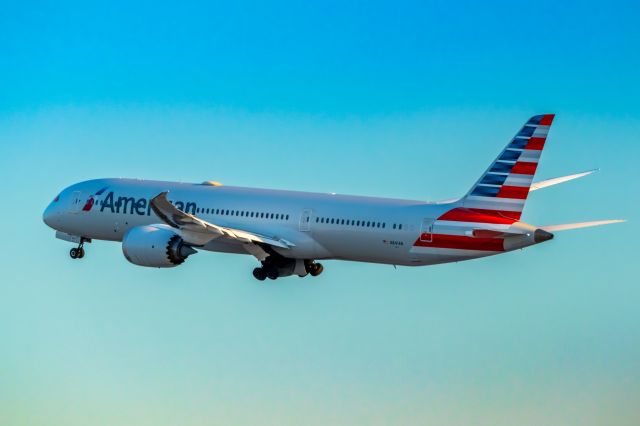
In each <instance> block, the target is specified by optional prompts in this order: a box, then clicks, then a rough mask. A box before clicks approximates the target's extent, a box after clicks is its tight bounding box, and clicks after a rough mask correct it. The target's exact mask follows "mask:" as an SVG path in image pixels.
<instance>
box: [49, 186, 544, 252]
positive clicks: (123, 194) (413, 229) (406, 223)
mask: <svg viewBox="0 0 640 426" xmlns="http://www.w3.org/2000/svg"><path fill="white" fill-rule="evenodd" d="M163 191H169V194H168V199H169V200H170V201H171V202H172V203H173V204H174V205H175V206H176V207H178V208H179V209H180V210H183V211H185V212H186V213H190V214H193V215H194V216H196V217H198V218H200V219H202V220H204V221H207V222H209V223H212V224H216V225H218V226H224V227H230V228H236V229H242V230H244V231H248V232H255V233H258V234H262V235H268V236H274V237H278V238H282V239H285V240H287V241H290V242H292V243H293V246H292V247H290V248H288V249H282V248H275V250H276V251H277V252H278V253H279V254H281V255H282V256H285V257H287V258H292V259H342V260H353V261H362V262H375V263H386V264H395V265H429V264H435V263H444V262H452V261H460V260H467V259H471V258H477V257H482V256H487V255H492V254H497V253H500V252H504V251H510V250H513V249H516V248H522V247H526V246H529V245H532V244H534V243H535V242H534V240H533V231H534V230H535V228H533V227H531V226H529V225H526V224H524V223H521V222H516V223H513V224H509V225H491V226H493V228H494V229H497V230H505V229H515V228H518V229H519V230H523V229H524V230H525V231H527V232H528V233H527V234H523V235H521V236H517V237H509V238H507V239H503V240H501V241H504V249H503V250H499V251H496V250H492V249H482V247H481V248H480V249H478V247H477V244H475V245H473V246H472V249H467V248H465V247H464V246H462V247H431V246H429V241H430V238H432V235H437V234H439V233H441V232H443V233H446V234H449V236H450V235H454V236H459V239H461V240H465V239H468V238H472V237H469V235H470V232H472V231H473V229H474V227H475V226H477V224H474V223H466V222H448V221H442V220H437V219H438V218H439V217H441V216H442V215H443V214H444V213H446V212H447V211H449V210H451V209H453V208H455V207H456V206H458V205H459V202H457V201H453V202H446V203H426V202H422V201H411V200H398V199H389V198H373V197H359V196H347V195H337V194H321V193H308V192H295V191H282V190H267V189H255V188H242V187H231V186H214V185H210V184H192V183H175V182H161V181H148V180H136V179H96V180H90V181H85V182H81V183H78V184H75V185H72V186H70V187H68V188H66V189H65V190H64V191H63V192H62V193H61V194H60V195H59V196H58V197H56V200H55V201H54V202H52V203H51V204H50V205H49V207H47V209H46V211H45V213H44V221H45V222H46V223H47V224H48V225H49V226H51V227H52V228H54V229H56V230H58V231H60V232H62V233H65V234H68V235H72V236H78V237H82V238H85V239H96V240H109V241H122V239H123V236H124V235H125V234H126V232H127V231H128V230H130V229H131V228H133V227H135V226H139V225H151V224H159V223H162V221H161V219H160V218H158V217H157V216H156V214H155V213H154V211H153V210H152V209H151V207H150V200H151V199H152V198H153V197H155V196H156V195H158V194H159V193H161V192H163ZM421 240H422V241H425V242H426V243H425V244H422V245H420V244H416V243H417V242H419V241H421ZM471 242H472V243H473V242H474V241H471ZM198 248H199V249H204V250H210V251H218V252H228V253H240V254H248V252H247V251H246V250H245V248H244V247H243V246H242V244H233V243H229V242H218V241H216V240H213V241H211V242H208V243H207V244H206V245H204V246H203V247H198Z"/></svg>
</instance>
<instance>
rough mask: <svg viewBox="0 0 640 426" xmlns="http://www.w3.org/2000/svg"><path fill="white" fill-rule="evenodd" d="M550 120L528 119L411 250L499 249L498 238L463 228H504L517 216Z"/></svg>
mask: <svg viewBox="0 0 640 426" xmlns="http://www.w3.org/2000/svg"><path fill="white" fill-rule="evenodd" d="M553 118H554V115H553V114H545V115H536V116H534V117H531V118H530V119H529V121H527V122H526V123H525V125H524V126H523V127H522V128H521V129H520V131H519V132H518V133H517V134H516V135H515V136H514V137H513V139H512V140H511V141H510V142H509V144H508V145H507V146H506V147H505V148H504V150H503V151H502V152H501V153H500V155H499V156H498V158H496V159H495V160H494V161H493V163H491V165H490V166H489V168H488V169H487V170H486V171H485V173H484V174H483V175H482V176H481V177H480V179H478V181H477V182H476V183H475V185H474V186H473V187H472V188H471V190H470V191H469V192H468V193H467V195H466V196H465V197H463V198H462V199H461V200H460V201H459V202H458V203H457V205H456V207H454V208H453V209H451V210H449V211H447V212H446V213H444V214H442V215H441V216H440V217H438V218H437V220H436V222H435V224H434V227H433V233H432V234H431V235H429V238H418V239H417V240H416V242H415V243H414V246H413V249H412V250H414V251H415V250H432V249H437V250H438V252H441V251H443V250H445V251H446V250H447V249H448V250H452V249H453V250H456V253H460V250H462V251H463V252H464V251H473V252H474V253H476V255H477V253H478V252H486V254H491V253H495V252H501V251H504V238H503V237H500V236H497V237H491V236H488V237H485V236H478V235H469V233H468V232H467V231H468V230H469V229H470V228H474V227H476V225H480V224H487V225H490V227H492V228H496V229H501V228H508V227H509V226H511V225H513V224H514V223H515V222H518V221H519V220H520V216H521V215H522V210H523V209H524V205H525V201H526V200H527V196H528V195H529V188H530V187H531V183H532V182H533V176H534V175H535V172H536V169H537V167H538V161H539V160H540V155H541V153H542V150H543V148H544V144H545V142H546V140H547V134H548V133H549V128H550V126H551V123H552V122H553ZM497 234H498V235H499V234H500V233H499V232H497Z"/></svg>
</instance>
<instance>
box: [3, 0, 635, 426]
mask: <svg viewBox="0 0 640 426" xmlns="http://www.w3.org/2000/svg"><path fill="white" fill-rule="evenodd" d="M228 3H229V2H226V3H221V4H204V3H203V4H199V3H190V2H179V4H178V3H176V2H165V3H160V2H151V1H149V2H138V3H135V4H132V3H131V2H119V1H113V2H108V4H103V5H99V6H92V5H87V4H86V2H77V3H68V2H45V3H38V2H35V3H34V2H31V3H29V4H27V3H25V2H22V3H11V4H3V6H2V8H1V9H2V10H1V11H0V65H1V66H0V180H1V181H2V182H3V184H2V200H3V201H2V206H3V208H2V209H0V215H1V218H2V223H4V229H3V237H4V238H3V241H4V245H3V246H4V248H3V249H2V256H0V274H1V278H0V424H2V425H47V426H48V425H65V426H75V425H78V426H80V425H82V426H86V425H109V426H112V425H143V426H145V425H153V426H158V425H231V424H234V425H235V424H239V425H256V424H265V425H307V424H309V425H326V424H334V425H352V424H366V425H389V424H402V425H423V424H442V425H459V424H477V425H513V424H518V425H540V424H547V425H551V424H558V425H560V424H562V425H604V424H606V425H637V424H640V411H639V409H638V407H640V310H639V309H638V306H640V280H639V279H638V273H637V266H638V264H637V257H638V248H637V239H638V238H637V237H638V235H639V231H640V227H639V225H638V223H640V215H639V214H638V210H639V209H640V197H639V195H638V194H639V189H640V185H639V184H640V178H639V177H638V173H637V168H638V166H637V159H638V158H639V157H640V148H639V146H638V139H639V135H640V101H639V99H640V80H639V74H638V72H639V70H640V25H638V22H639V20H640V6H639V3H638V2H632V1H628V2H616V1H608V2H604V3H603V2H588V1H587V2H584V1H582V2H557V1H554V2H522V3H514V2H506V1H502V2H500V1H498V2H481V3H477V2H473V3H470V4H465V3H456V4H453V3H452V2H415V3H411V2H398V1H394V2H387V3H380V2H352V3H350V4H344V2H323V3H322V4H317V3H313V2H278V3H275V2H270V3H269V4H265V3H264V2H231V3H232V4H228ZM540 113H556V114H557V118H556V121H555V122H554V125H553V128H552V130H551V133H550V137H549V141H548V143H547V146H546V148H545V152H544V154H543V156H542V163H541V166H540V167H539V169H538V175H537V178H550V177H555V176H559V175H562V174H569V173H574V172H578V171H582V170H586V169H590V168H595V167H599V168H600V169H601V170H600V172H599V173H597V174H596V175H593V176H589V177H587V178H584V179H583V180H580V181H576V182H571V183H567V184H564V185H561V186H558V187H553V188H548V189H545V190H542V191H538V192H536V193H534V194H532V196H531V197H530V198H529V201H528V204H527V208H526V210H525V213H524V217H523V219H524V220H525V221H527V222H530V223H534V224H537V225H545V224H555V223H565V222H576V221H583V220H594V219H607V218H625V219H629V222H628V223H625V224H621V225H612V226H610V227H602V228H594V229H588V230H582V231H573V232H566V233H562V234H558V235H557V238H556V239H555V240H553V241H551V242H549V243H545V244H543V245H540V246H538V247H533V248H529V249H527V250H524V251H518V252H514V253H509V254H505V255H501V256H496V257H492V258H487V259H481V260H476V261H471V262H466V263H459V264H450V265H441V266H435V267H427V268H403V267H400V268H398V269H397V270H396V269H394V268H393V267H391V266H384V265H369V264H358V263H345V262H337V261H327V262H324V263H325V272H324V274H323V275H322V276H321V277H318V278H316V279H302V280H301V279H298V278H288V279H282V280H278V281H277V282H265V283H262V284H260V283H258V282H257V281H255V280H254V279H253V277H252V276H251V270H252V268H253V267H254V266H255V265H256V261H255V260H254V259H252V258H251V257H248V256H232V255H223V254H213V253H203V254H199V255H197V256H193V257H191V258H189V260H188V261H187V262H186V263H185V264H184V265H183V266H181V267H179V268H175V269H172V270H155V269H145V268H140V267H136V266H133V265H131V264H129V263H127V261H126V260H125V259H124V257H123V256H122V253H121V250H120V247H119V245H118V244H115V243H110V242H95V243H93V244H90V245H89V246H88V247H87V255H86V257H85V258H84V259H83V260H82V261H81V262H79V261H72V260H71V259H69V257H68V250H69V248H70V246H71V245H70V244H69V243H65V242H63V241H59V240H56V239H54V235H53V234H54V232H53V231H52V230H51V229H49V228H47V227H46V226H45V225H44V224H43V223H42V221H41V214H42V211H43V209H44V208H45V207H46V205H47V204H48V203H49V202H50V201H51V199H52V198H53V197H54V196H55V195H56V193H57V192H58V191H59V190H61V189H62V188H64V187H65V186H67V185H69V184H71V183H74V182H77V181H81V180H85V179H90V178H95V177H119V176H122V177H140V178H155V179H168V180H180V181H189V182H199V181H203V180H218V181H221V182H223V183H226V184H231V185H243V186H258V187H272V188H287V189H299V190H309V191H323V192H329V191H332V192H339V193H352V194H366V195H380V196H394V197H406V198H412V199H424V200H436V199H443V198H450V197H454V196H458V195H461V194H463V193H464V192H465V191H466V190H467V189H468V188H469V187H470V186H471V184H472V183H473V182H474V181H475V179H477V177H478V176H479V175H480V173H482V172H483V171H484V169H485V168H486V167H487V165H488V164H489V162H490V161H492V160H493V158H494V157H495V156H496V155H497V153H498V152H499V151H500V150H501V149H502V147H503V146H504V145H505V144H506V143H507V142H508V140H509V139H510V138H511V137H512V136H513V134H514V133H515V132H516V131H517V130H518V129H519V127H520V126H521V125H522V123H523V122H524V121H525V120H526V119H528V118H529V117H530V116H531V115H534V114H540Z"/></svg>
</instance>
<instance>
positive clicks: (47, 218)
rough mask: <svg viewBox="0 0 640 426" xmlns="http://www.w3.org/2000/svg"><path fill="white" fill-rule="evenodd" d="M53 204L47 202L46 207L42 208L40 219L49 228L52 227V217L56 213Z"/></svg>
mask: <svg viewBox="0 0 640 426" xmlns="http://www.w3.org/2000/svg"><path fill="white" fill-rule="evenodd" d="M53 204H54V203H51V204H49V205H48V206H47V208H46V209H44V212H42V221H43V222H44V223H46V224H47V225H48V226H49V227H51V228H54V223H53V222H54V221H53V218H54V217H55V214H56V213H55V207H54V205H53Z"/></svg>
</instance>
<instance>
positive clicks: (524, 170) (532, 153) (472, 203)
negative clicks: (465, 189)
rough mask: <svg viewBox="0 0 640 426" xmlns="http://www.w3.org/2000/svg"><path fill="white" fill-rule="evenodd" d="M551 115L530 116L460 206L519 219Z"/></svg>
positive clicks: (551, 118)
mask: <svg viewBox="0 0 640 426" xmlns="http://www.w3.org/2000/svg"><path fill="white" fill-rule="evenodd" d="M553 118H554V115H553V114H545V115H536V116H534V117H531V118H530V119H529V121H527V123H526V124H525V125H524V126H523V127H522V128H521V129H520V131H519V132H518V133H517V134H516V135H515V136H514V138H513V139H512V140H511V142H509V144H508V145H507V146H506V147H505V149H504V150H503V151H502V152H501V153H500V155H499V156H498V158H496V159H495V161H494V162H493V163H492V164H491V166H490V167H489V168H488V169H487V171H486V172H485V173H484V174H483V175H482V176H481V177H480V179H479V180H478V181H477V182H476V184H475V185H474V186H473V187H472V188H471V190H470V191H469V193H468V194H467V195H466V197H465V198H464V199H463V207H464V208H466V209H480V210H482V211H494V212H496V214H499V215H504V214H505V212H507V213H506V215H507V217H512V218H514V219H519V218H520V213H522V210H523V208H524V204H525V200H526V199H527V196H528V194H529V188H530V187H531V183H532V182H533V176H534V175H535V172H536V169H537V167H538V161H539V160H540V154H541V153H542V150H543V148H544V144H545V142H546V140H547V134H548V132H549V127H550V126H551V123H552V122H553Z"/></svg>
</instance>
